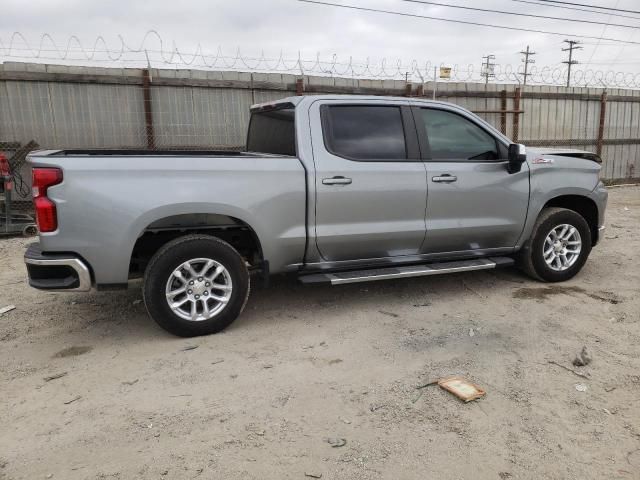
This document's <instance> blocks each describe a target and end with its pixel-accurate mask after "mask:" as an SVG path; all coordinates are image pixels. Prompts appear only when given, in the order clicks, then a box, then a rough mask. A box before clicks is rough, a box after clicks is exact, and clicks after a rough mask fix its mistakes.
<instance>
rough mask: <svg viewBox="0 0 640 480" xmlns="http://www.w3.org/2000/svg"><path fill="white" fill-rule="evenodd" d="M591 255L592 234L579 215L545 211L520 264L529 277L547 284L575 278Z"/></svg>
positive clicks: (553, 209)
mask: <svg viewBox="0 0 640 480" xmlns="http://www.w3.org/2000/svg"><path fill="white" fill-rule="evenodd" d="M590 252H591V230H590V229H589V225H588V224H587V222H586V220H585V219H584V218H583V217H582V216H581V215H580V214H579V213H577V212H574V211H573V210H568V209H566V208H555V207H553V208H546V209H544V210H543V211H542V212H541V213H540V216H539V217H538V220H537V221H536V224H535V226H534V227H533V232H532V234H531V238H530V240H529V242H528V244H527V246H526V247H525V248H524V250H523V252H522V254H521V258H520V264H521V266H522V268H523V270H524V271H525V272H526V273H527V274H529V275H530V276H532V277H534V278H536V279H538V280H543V281H546V282H563V281H565V280H569V279H570V278H573V277H574V276H575V275H576V274H577V273H578V272H579V271H580V270H581V269H582V267H583V266H584V264H585V262H586V261H587V258H588V257H589V253H590Z"/></svg>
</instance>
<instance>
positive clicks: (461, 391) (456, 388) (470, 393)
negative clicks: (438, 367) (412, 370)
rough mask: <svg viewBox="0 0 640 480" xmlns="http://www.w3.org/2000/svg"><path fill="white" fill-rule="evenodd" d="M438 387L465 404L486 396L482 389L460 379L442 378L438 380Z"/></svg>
mask: <svg viewBox="0 0 640 480" xmlns="http://www.w3.org/2000/svg"><path fill="white" fill-rule="evenodd" d="M438 385H439V386H440V388H443V389H445V390H447V391H448V392H450V393H452V394H454V395H455V396H456V397H458V398H459V399H460V400H462V401H464V402H465V403H466V402H470V401H472V400H475V399H476V398H480V397H483V396H484V395H485V394H486V392H485V391H484V390H483V389H482V388H480V387H478V386H477V385H474V384H473V383H471V382H469V381H468V380H466V379H464V378H462V377H449V378H443V379H442V380H438Z"/></svg>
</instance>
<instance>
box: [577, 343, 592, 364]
mask: <svg viewBox="0 0 640 480" xmlns="http://www.w3.org/2000/svg"><path fill="white" fill-rule="evenodd" d="M590 363H591V356H590V355H589V353H588V352H587V347H582V350H580V353H579V354H578V355H576V358H574V359H573V364H574V365H575V366H576V367H585V366H587V365H589V364H590Z"/></svg>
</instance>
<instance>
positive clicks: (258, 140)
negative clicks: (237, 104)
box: [247, 108, 296, 156]
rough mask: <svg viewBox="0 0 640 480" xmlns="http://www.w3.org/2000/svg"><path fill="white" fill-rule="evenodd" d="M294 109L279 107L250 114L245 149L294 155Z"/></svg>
mask: <svg viewBox="0 0 640 480" xmlns="http://www.w3.org/2000/svg"><path fill="white" fill-rule="evenodd" d="M294 111H295V110H294V109H293V108H279V109H275V110H267V111H262V112H261V111H257V112H253V113H252V114H251V120H250V121H249V132H248V133H247V151H249V152H260V153H271V154H275V155H291V156H295V155H296V135H295V126H294V121H293V120H294Z"/></svg>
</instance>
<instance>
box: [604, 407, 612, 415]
mask: <svg viewBox="0 0 640 480" xmlns="http://www.w3.org/2000/svg"><path fill="white" fill-rule="evenodd" d="M602 411H603V412H604V413H606V414H608V415H613V413H611V410H609V409H608V408H603V409H602Z"/></svg>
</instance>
